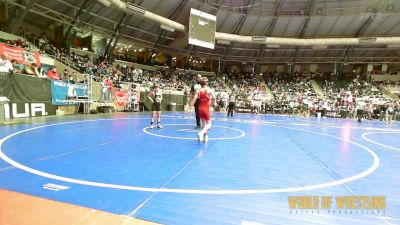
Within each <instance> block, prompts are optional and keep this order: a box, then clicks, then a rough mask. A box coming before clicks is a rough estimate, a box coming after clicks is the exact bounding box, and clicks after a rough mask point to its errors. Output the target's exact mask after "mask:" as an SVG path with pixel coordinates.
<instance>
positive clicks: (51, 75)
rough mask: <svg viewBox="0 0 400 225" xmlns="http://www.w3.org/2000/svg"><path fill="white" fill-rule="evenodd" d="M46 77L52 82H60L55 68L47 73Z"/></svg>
mask: <svg viewBox="0 0 400 225" xmlns="http://www.w3.org/2000/svg"><path fill="white" fill-rule="evenodd" d="M47 76H48V77H49V78H50V79H52V80H60V75H58V73H57V69H56V68H55V67H53V69H51V70H49V71H47Z"/></svg>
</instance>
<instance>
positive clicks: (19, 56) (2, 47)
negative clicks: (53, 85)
mask: <svg viewBox="0 0 400 225" xmlns="http://www.w3.org/2000/svg"><path fill="white" fill-rule="evenodd" d="M0 54H4V55H5V56H6V57H7V58H8V59H10V60H12V59H14V60H16V61H17V62H18V63H21V64H25V65H30V64H32V63H36V64H37V65H38V66H40V57H39V53H38V52H28V51H26V50H25V49H24V48H18V47H13V46H8V45H6V44H4V43H0Z"/></svg>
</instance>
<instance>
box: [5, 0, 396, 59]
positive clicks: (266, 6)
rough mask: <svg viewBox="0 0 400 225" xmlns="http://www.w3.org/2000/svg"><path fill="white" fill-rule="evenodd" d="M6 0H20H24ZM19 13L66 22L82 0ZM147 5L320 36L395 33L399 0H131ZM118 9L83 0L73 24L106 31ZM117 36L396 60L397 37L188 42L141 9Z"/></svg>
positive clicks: (251, 55) (221, 54) (174, 15)
mask: <svg viewBox="0 0 400 225" xmlns="http://www.w3.org/2000/svg"><path fill="white" fill-rule="evenodd" d="M1 1H7V2H9V4H10V5H11V6H12V7H21V8H24V7H25V6H26V5H27V4H28V3H27V2H29V1H27V0H25V1H18V0H1ZM32 1H34V5H33V7H32V9H31V10H30V13H29V14H28V17H27V18H26V19H25V20H26V21H30V22H32V23H35V24H38V25H40V26H42V27H49V26H52V25H55V24H58V23H67V24H68V23H71V22H72V21H74V18H75V16H76V14H77V12H78V11H79V9H80V7H81V6H82V5H83V3H84V1H83V0H32ZM130 2H131V3H134V4H136V5H139V6H141V7H143V8H145V9H146V10H148V11H150V12H152V13H155V14H158V15H160V16H163V17H166V18H169V19H171V20H173V21H176V22H179V23H181V24H183V25H185V26H186V27H187V25H188V22H189V12H190V9H191V8H195V9H198V10H201V11H204V12H207V13H210V14H213V15H216V16H217V31H218V32H225V33H231V34H239V35H251V36H267V37H293V38H327V37H334V38H335V37H390V36H397V37H398V36H400V13H399V12H400V1H399V0H131V1H130ZM123 15H124V12H122V11H120V10H119V9H117V8H116V7H112V6H110V7H105V6H104V5H102V4H100V3H99V2H98V1H97V0H88V2H87V4H86V5H85V6H84V10H83V11H82V14H81V15H80V16H79V20H78V23H77V24H78V26H82V27H85V28H89V29H93V30H96V31H98V32H101V33H103V34H105V35H110V34H111V33H112V32H113V31H114V29H115V27H116V26H117V24H118V22H119V20H120V19H121V18H122V16H123ZM119 34H120V35H121V38H123V39H124V40H130V41H132V42H136V43H140V44H141V45H143V46H145V47H148V48H151V49H160V50H161V51H166V52H170V53H178V54H183V55H189V54H194V55H198V56H200V57H204V58H214V59H224V60H226V61H242V62H243V61H244V62H261V63H271V62H272V63H273V62H293V61H294V62H297V63H304V62H321V63H323V62H349V63H355V62H389V63H390V62H399V61H400V50H399V49H400V46H399V45H397V46H396V45H361V46H327V47H326V48H323V49H321V48H313V47H296V46H283V45H281V46H268V45H260V44H243V43H230V44H221V43H218V42H217V43H216V46H215V49H214V50H212V49H206V48H202V47H193V46H191V45H188V44H187V34H185V32H179V31H174V32H169V31H165V30H162V29H161V28H160V24H158V23H156V22H154V21H150V20H148V19H146V18H143V17H142V16H141V15H132V14H129V15H128V14H127V15H126V17H125V18H124V20H123V22H122V26H121V27H120V29H119Z"/></svg>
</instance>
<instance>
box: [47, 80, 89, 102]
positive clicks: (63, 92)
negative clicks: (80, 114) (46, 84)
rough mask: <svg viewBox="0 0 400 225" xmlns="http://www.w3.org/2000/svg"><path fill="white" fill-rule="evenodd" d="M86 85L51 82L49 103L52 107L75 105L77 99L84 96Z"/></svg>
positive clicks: (58, 81)
mask: <svg viewBox="0 0 400 225" xmlns="http://www.w3.org/2000/svg"><path fill="white" fill-rule="evenodd" d="M86 89H87V85H86V84H72V83H69V82H65V81H60V80H52V81H51V103H52V104H53V105H73V104H77V102H76V99H77V97H84V96H86Z"/></svg>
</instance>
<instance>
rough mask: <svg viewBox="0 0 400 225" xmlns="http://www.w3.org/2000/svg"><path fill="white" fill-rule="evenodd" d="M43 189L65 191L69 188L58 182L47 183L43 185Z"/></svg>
mask: <svg viewBox="0 0 400 225" xmlns="http://www.w3.org/2000/svg"><path fill="white" fill-rule="evenodd" d="M42 188H43V189H47V190H51V191H64V190H67V189H69V187H67V186H62V185H58V184H52V183H47V184H44V185H43V186H42Z"/></svg>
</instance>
